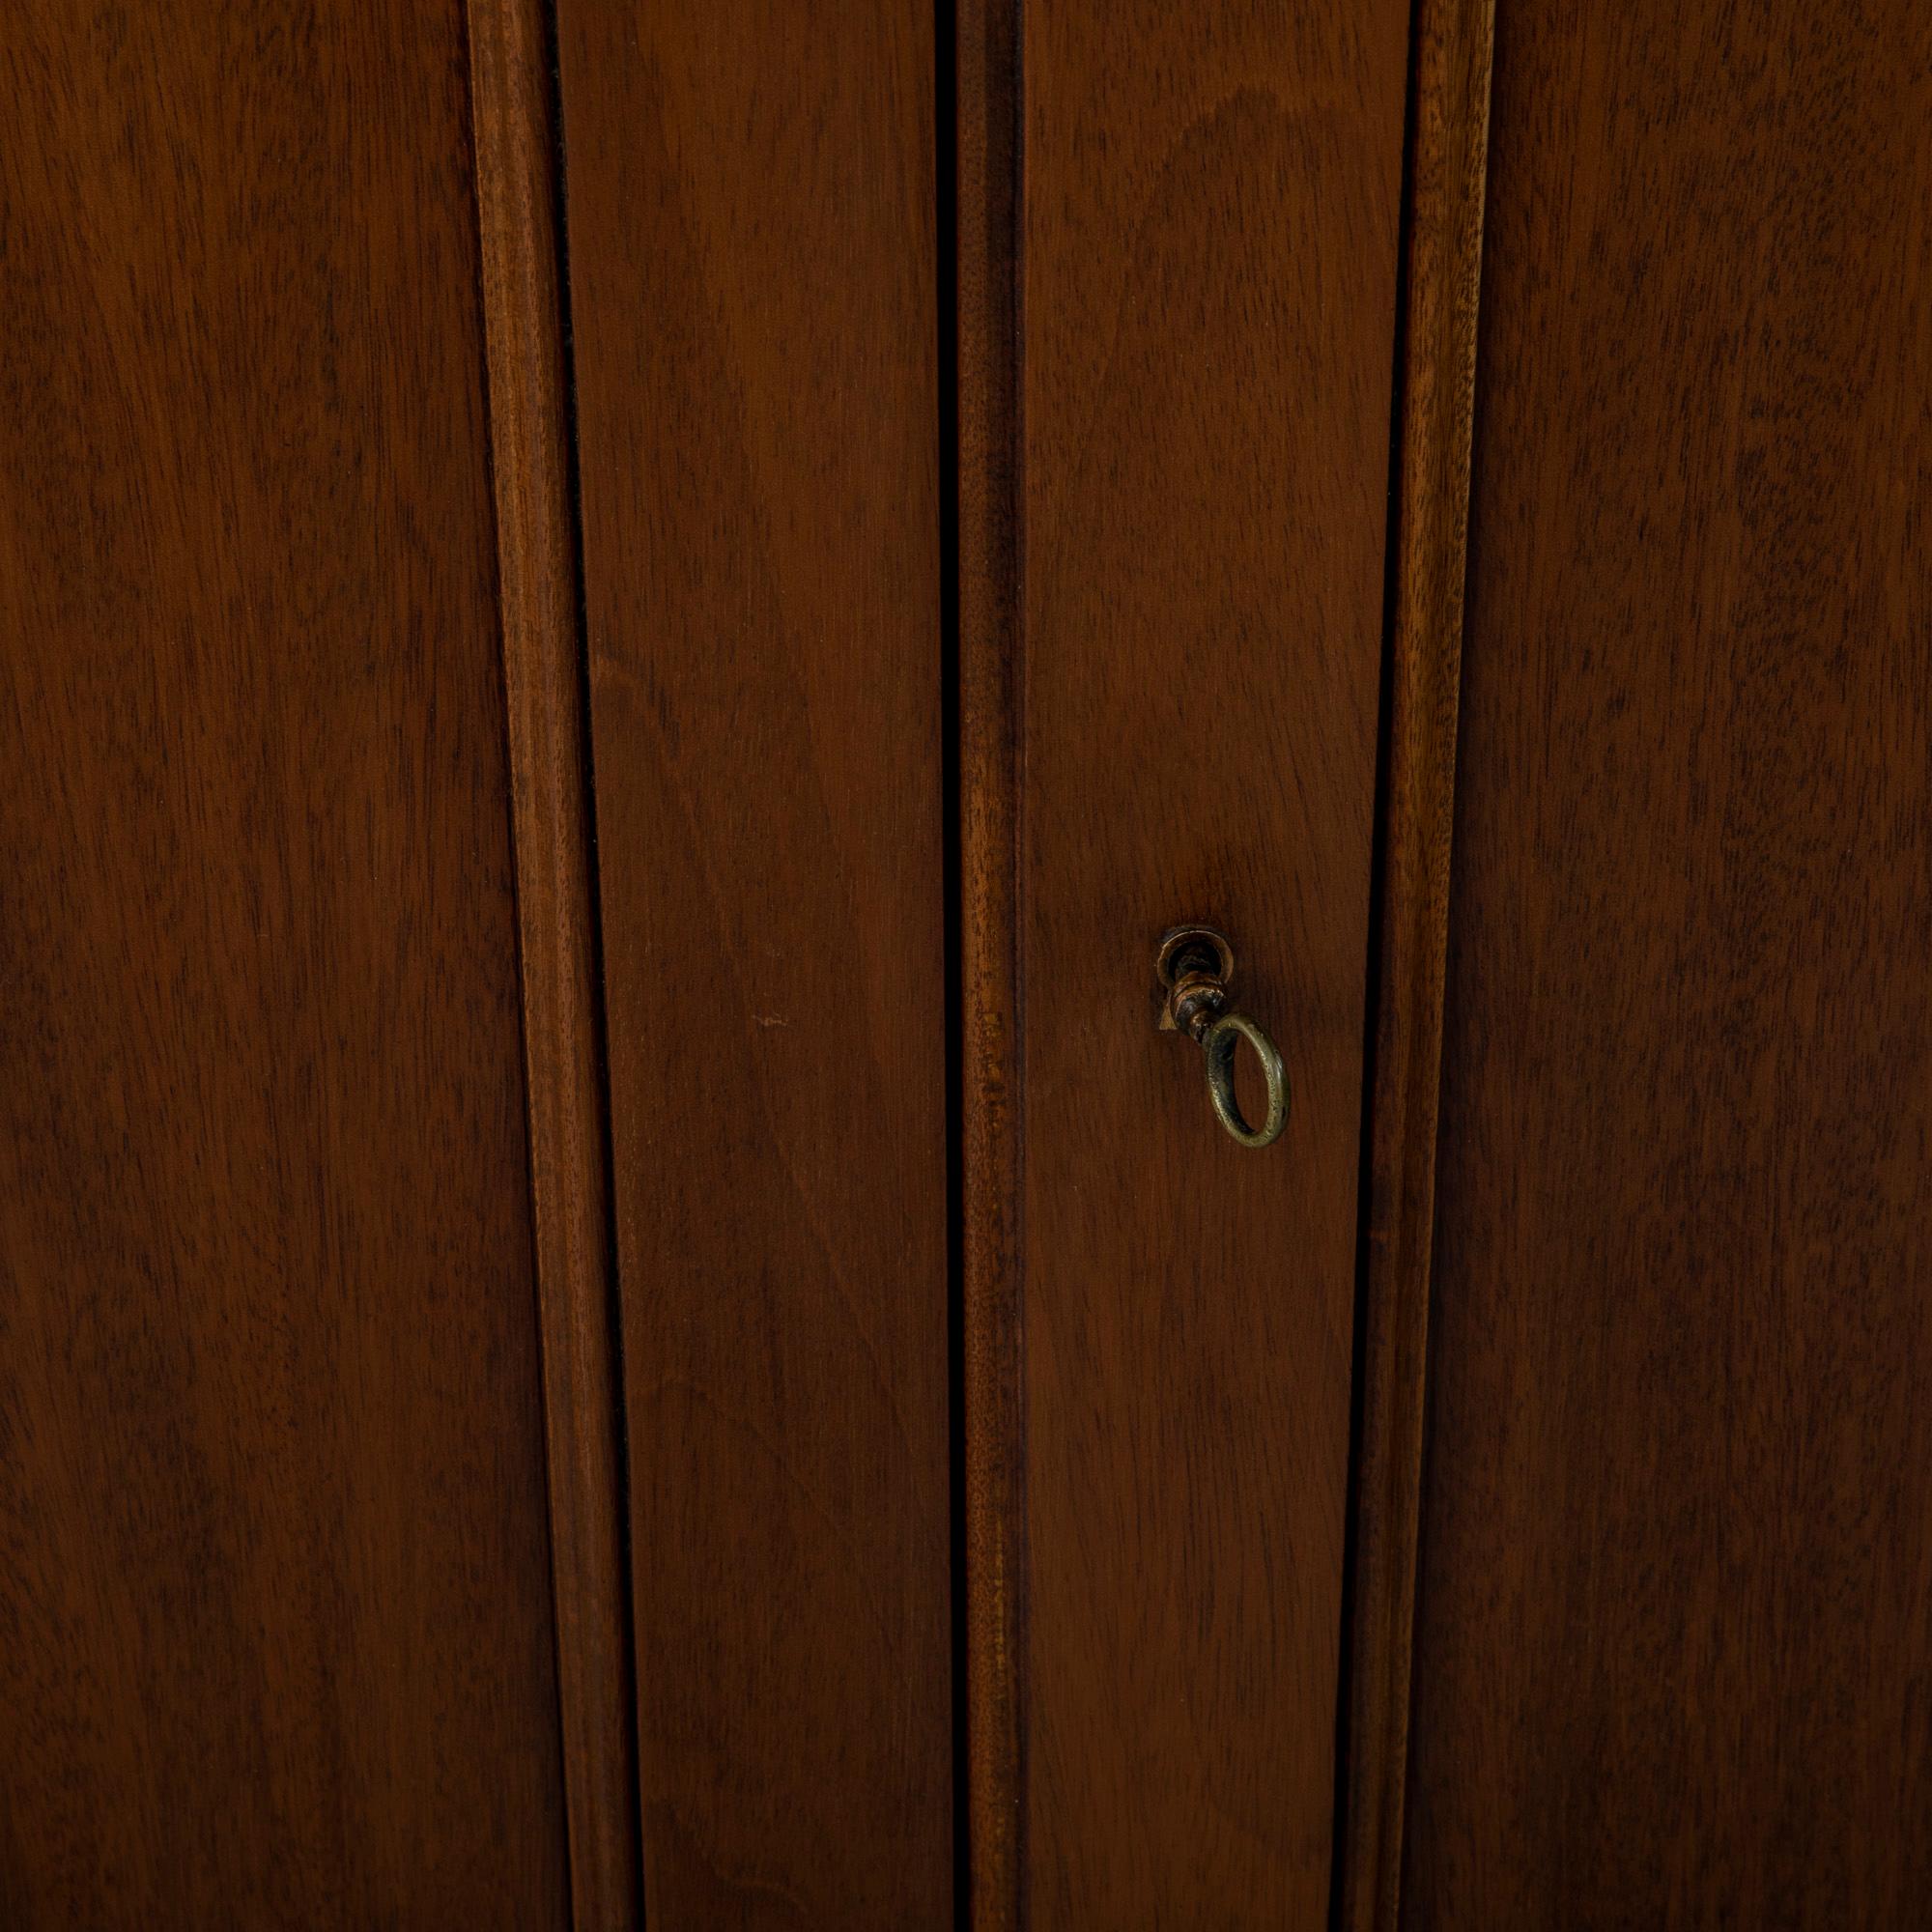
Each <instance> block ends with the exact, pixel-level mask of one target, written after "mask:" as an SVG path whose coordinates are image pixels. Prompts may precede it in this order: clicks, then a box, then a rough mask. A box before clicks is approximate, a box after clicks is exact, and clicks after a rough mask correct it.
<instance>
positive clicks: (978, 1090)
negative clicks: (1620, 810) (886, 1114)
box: [954, 0, 1026, 1932]
mask: <svg viewBox="0 0 1932 1932" xmlns="http://www.w3.org/2000/svg"><path fill="white" fill-rule="evenodd" d="M955 59H956V67H955V84H956V92H955V101H954V107H955V113H956V131H957V149H956V169H957V174H956V178H955V187H956V196H957V199H956V208H957V223H958V246H957V257H956V274H957V297H958V299H957V331H958V333H957V339H956V363H955V377H956V383H957V389H956V398H957V402H956V407H957V430H956V433H957V457H958V469H957V479H958V480H957V488H958V519H959V580H958V581H959V665H958V704H959V857H960V899H961V904H960V968H959V970H960V992H959V1001H960V1019H961V1042H960V1061H961V1067H960V1129H961V1133H960V1138H961V1152H960V1209H961V1222H962V1226H961V1254H960V1294H961V1301H962V1308H961V1336H962V1346H961V1397H962V1408H963V1423H964V1435H965V1442H964V1473H965V1497H964V1505H965V1550H964V1554H965V1564H964V1568H965V1626H966V1628H965V1645H966V1702H965V1710H964V1713H963V1721H964V1723H965V1728H966V1776H967V1804H966V1836H967V1842H966V1846H965V1848H964V1854H963V1861H964V1864H965V1869H966V1874H967V1877H966V1896H967V1918H968V1922H969V1923H970V1924H971V1925H972V1926H973V1927H974V1928H976V1932H992V1929H993V1928H996V1927H1002V1926H1014V1925H1018V1924H1020V1923H1021V1922H1023V1919H1024V1917H1025V1908H1024V1892H1025V1873H1026V1842H1025V1841H1026V1750H1025V1740H1026V1727H1025V1715H1024V1714H1025V1695H1026V1649H1025V1645H1026V1611H1025V1604H1026V1492H1025V1463H1026V1455H1025V1416H1024V1406H1023V1391H1022V1385H1021V1361H1022V1356H1021V1289H1022V1280H1023V1276H1022V1260H1021V1230H1020V1222H1021V1195H1020V1185H1021V1176H1022V1148H1021V1109H1020V1082H1021V1078H1022V1071H1023V1063H1022V1059H1021V1030H1020V1029H1021V1014H1020V1002H1021V993H1020V979H1019V875H1018V874H1019V867H1018V858H1019V834H1020V811H1021V799H1020V743H1021V739H1020V691H1021V681H1020V651H1021V609H1022V603H1021V586H1022V583H1023V582H1024V579H1023V575H1022V572H1023V554H1022V539H1021V516H1020V488H1021V437H1020V430H1021V413H1020V412H1021V390H1020V356H1021V346H1020V345H1021V333H1020V329H1021V310H1022V293H1021V262H1020V208H1021V201H1020V125H1021V124H1020V104H1021V97H1020V17H1019V4H1018V0H959V6H958V14H957V44H956V52H955Z"/></svg>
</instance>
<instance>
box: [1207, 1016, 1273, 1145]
mask: <svg viewBox="0 0 1932 1932" xmlns="http://www.w3.org/2000/svg"><path fill="white" fill-rule="evenodd" d="M1243 1039H1244V1040H1246V1041H1247V1043H1248V1044H1249V1045H1250V1046H1251V1047H1253V1048H1254V1050H1255V1058H1256V1059H1257V1060H1259V1061H1260V1062H1261V1064H1262V1077H1263V1078H1264V1080H1265V1081H1266V1082H1267V1118H1266V1119H1265V1120H1264V1121H1263V1122H1262V1123H1261V1125H1260V1126H1258V1127H1251V1126H1249V1125H1248V1123H1247V1122H1246V1121H1245V1120H1243V1119H1242V1118H1241V1108H1240V1103H1239V1102H1238V1101H1237V1100H1236V1098H1235V1046H1236V1041H1237V1040H1243ZM1201 1047H1202V1051H1203V1052H1204V1053H1206V1054H1207V1056H1208V1098H1209V1099H1210V1100H1212V1101H1213V1103H1214V1113H1215V1116H1216V1118H1217V1119H1218V1120H1219V1121H1220V1122H1221V1124H1222V1125H1223V1126H1224V1127H1226V1128H1227V1130H1228V1131H1229V1132H1230V1133H1231V1134H1233V1135H1234V1137H1235V1138H1236V1140H1237V1141H1239V1142H1240V1144H1241V1145H1242V1146H1243V1147H1251V1148H1264V1147H1266V1146H1268V1145H1269V1143H1270V1142H1272V1141H1275V1140H1278V1139H1279V1138H1280V1137H1281V1130H1282V1128H1283V1127H1285V1126H1287V1124H1288V1073H1287V1070H1286V1068H1284V1067H1283V1065H1282V1064H1281V1055H1280V1054H1279V1053H1277V1052H1276V1051H1275V1044H1274V1041H1273V1040H1271V1039H1270V1038H1269V1037H1267V1035H1266V1034H1264V1032H1263V1031H1262V1030H1261V1028H1260V1027H1258V1026H1257V1025H1256V1024H1255V1023H1254V1021H1253V1020H1251V1019H1250V1018H1249V1017H1248V1016H1247V1014H1246V1013H1222V1014H1220V1015H1219V1016H1218V1017H1217V1018H1215V1019H1211V1020H1209V1021H1208V1024H1207V1026H1206V1027H1205V1028H1204V1029H1203V1030H1202V1034H1201Z"/></svg>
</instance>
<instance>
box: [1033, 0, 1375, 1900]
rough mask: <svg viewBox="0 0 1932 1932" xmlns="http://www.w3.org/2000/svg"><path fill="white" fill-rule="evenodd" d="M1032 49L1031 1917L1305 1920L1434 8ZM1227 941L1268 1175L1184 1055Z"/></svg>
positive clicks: (1321, 1860)
mask: <svg viewBox="0 0 1932 1932" xmlns="http://www.w3.org/2000/svg"><path fill="white" fill-rule="evenodd" d="M1024 23H1025V28H1024V45H1023V56H1024V71H1023V76H1022V79H1023V99H1024V102H1025V108H1024V129H1023V131H1024V143H1025V150H1024V174H1023V179H1024V183H1025V206H1024V213H1023V217H1022V222H1023V226H1022V240H1023V256H1024V329H1023V340H1022V352H1023V368H1024V386H1023V391H1022V394H1023V406H1024V440H1023V452H1022V455H1023V466H1024V492H1023V497H1022V504H1023V510H1024V519H1025V521H1024V530H1023V557H1024V593H1023V605H1022V610H1023V616H1024V641H1023V646H1022V654H1023V660H1024V682H1023V696H1022V699H1021V706H1022V712H1021V724H1022V731H1023V773H1024V780H1023V789H1022V792H1021V797H1020V801H1019V820H1020V823H1019V832H1018V838H1019V852H1020V875H1019V877H1020V885H1019V922H1020V934H1021V948H1022V961H1023V967H1024V980H1023V984H1024V1081H1025V1084H1024V1094H1023V1098H1022V1107H1023V1115H1022V1125H1023V1136H1024V1155H1025V1180H1024V1195H1023V1200H1024V1216H1025V1219H1024V1229H1025V1248H1024V1257H1025V1290H1024V1327H1025V1349H1026V1367H1025V1387H1026V1419H1025V1443H1026V1455H1027V1466H1026V1485H1027V1498H1028V1501H1027V1516H1028V1556H1029V1565H1030V1569H1029V1577H1028V1583H1027V1590H1028V1598H1027V1603H1028V1624H1027V1631H1026V1646H1025V1650H1024V1666H1025V1668H1026V1669H1027V1671H1028V1673H1029V1675H1028V1682H1027V1686H1026V1698H1027V1713H1028V1729H1027V1741H1026V1764H1025V1772H1026V1779H1027V1792H1026V1801H1025V1802H1026V1806H1027V1856H1028V1860H1029V1870H1028V1875H1027V1896H1028V1899H1029V1902H1030V1907H1031V1913H1032V1918H1033V1922H1034V1923H1035V1924H1037V1925H1038V1926H1040V1927H1048V1926H1062V1925H1065V1926H1091V1925H1122V1924H1146V1923H1150V1922H1155V1921H1158V1922H1168V1921H1172V1922H1174V1923H1184V1924H1217V1923H1244V1924H1296V1925H1310V1924H1317V1923H1320V1922H1321V1918H1322V1915H1323V1913H1324V1911H1325V1909H1326V1902H1327V1897H1328V1891H1329V1878H1330V1864H1331V1844H1332V1819H1333V1799H1334V1787H1335V1770H1334V1739H1335V1719H1336V1696H1337V1683H1336V1654H1337V1647H1338V1642H1339V1634H1340V1627H1341V1578H1342V1545H1343V1521H1344V1509H1345V1498H1346V1489H1347V1472H1348V1471H1347V1465H1348V1456H1349V1427H1350V1417H1349V1410H1350V1341H1351V1331H1352V1321H1353V1302H1354V1277H1355V1247H1356V1180H1357V1173H1358V1168H1359V1164H1360V1156H1361V1146H1360V1123H1361V1114H1360V1108H1361V1094H1362V1060H1363V1029H1364V1014H1363V1001H1364V988H1365V984H1366V980H1367V973H1368V949H1369V937H1368V912H1369V895H1370V843H1371V824H1372V819H1373V814H1374V790H1375V771H1376V734H1377V705H1378V685H1379V669H1380V659H1381V643H1382V619H1383V569H1382V560H1383V541H1384V536H1385V531H1386V526H1387V522H1388V515H1387V488H1388V474H1389V438H1390V396H1391V371H1392V367H1393V359H1394V341H1393V331H1394V321H1395V292H1396V267H1397V212H1398V200H1399V194H1400V185H1401V172H1402V143H1403V113H1404V87H1405V76H1406V52H1407V31H1406V30H1407V24H1408V9H1407V7H1406V5H1404V4H1397V0H1377V3H1376V4H1373V5H1370V6H1365V7H1355V8H1349V9H1329V8H1302V9H1293V8H1286V7H1281V6H1273V5H1259V4H1254V5H1238V6H1232V7H1225V8H1219V9H1215V10H1213V11H1212V13H1211V14H1207V15H1204V14H1202V13H1201V12H1200V11H1199V10H1191V9H1185V8H1175V7H1172V6H1169V5H1155V4H1151V0H1135V4H1129V5H1124V6H1120V7H1113V8H1099V7H1073V6H1057V5H1037V6H1029V7H1028V8H1026V9H1025V11H1024ZM1202 918H1206V919H1208V920H1210V921H1212V922H1213V923H1216V924H1218V925H1220V926H1222V927H1223V928H1224V929H1225V930H1226V931H1227V932H1228V933H1229V934H1230V935H1231V936H1232V938H1233V940H1234V942H1235V945H1236V950H1237V952H1238V954H1239V958H1240V989H1241V999H1242V1004H1243V1005H1245V1006H1246V1007H1247V1008H1248V1009H1249V1010H1250V1011H1252V1012H1253V1014H1254V1015H1255V1016H1256V1017H1257V1018H1258V1019H1260V1020H1261V1021H1262V1022H1263V1023H1264V1025H1265V1026H1267V1027H1268V1028H1269V1029H1270V1030H1271V1031H1272V1032H1273V1034H1274V1036H1275V1037H1276V1039H1277V1041H1278V1042H1279V1044H1280V1046H1281V1048H1282V1051H1283V1053H1284V1055H1285V1057H1286V1060H1287V1064H1288V1066H1289V1069H1290V1074H1291V1078H1292V1080H1293V1087H1294V1101H1293V1117H1292V1119H1291V1121H1290V1123H1289V1126H1288V1129H1287V1132H1286V1134H1285V1136H1284V1137H1283V1139H1282V1140H1281V1141H1280V1142H1279V1143H1278V1144H1277V1145H1276V1146H1275V1147H1273V1148H1271V1149H1268V1150H1266V1151H1260V1152H1255V1151H1247V1150H1244V1149H1242V1148H1240V1147H1238V1146H1237V1145H1236V1144H1235V1143H1234V1142H1233V1141H1232V1140H1230V1139H1229V1138H1228V1137H1227V1136H1226V1134H1225V1133H1224V1132H1223V1131H1222V1129H1221V1128H1220V1127H1219V1126H1218V1125H1217V1123H1216V1122H1215V1120H1214V1118H1213V1115H1212V1113H1211V1112H1210V1109H1209V1106H1208V1096H1207V1093H1206V1091H1205V1083H1204V1079H1203V1069H1202V1055H1201V1053H1200V1051H1199V1049H1198V1048H1196V1047H1195V1046H1193V1045H1192V1043H1191V1042H1189V1041H1187V1040H1185V1039H1184V1038H1183V1037H1178V1036H1175V1035H1172V1034H1160V1033H1157V1032H1156V1031H1155V1019H1156V1013H1157V1007H1158V1001H1157V988H1156V985H1155V980H1154V972H1153V962H1154V950H1155V945H1156V942H1157V940H1158V938H1159V936H1160V934H1161V932H1162V930H1163V929H1164V928H1165V927H1167V926H1169V925H1171V924H1174V923H1179V922H1180V921H1182V920H1187V919H1202Z"/></svg>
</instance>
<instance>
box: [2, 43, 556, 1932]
mask: <svg viewBox="0 0 1932 1932" xmlns="http://www.w3.org/2000/svg"><path fill="white" fill-rule="evenodd" d="M464 68H465V63H464V43H463V20H462V16H461V14H460V12H459V11H458V9H457V8H456V7H454V6H453V5H451V6H435V7H430V8H427V9H423V10H418V11H416V12H414V13H413V14H411V16H410V18H409V20H408V23H407V25H406V24H405V23H404V21H403V19H402V17H401V16H400V15H390V14H385V13H384V12H383V11H382V10H380V9H375V8H371V7H367V6H363V5H353V6H352V5H340V6H333V7H321V8H316V9H304V10H295V11H293V12H291V11H287V10H284V11H283V12H281V13H278V14H276V16H275V17H274V18H273V19H272V20H270V19H268V18H266V17H263V16H259V15H257V14H255V13H253V12H250V11H247V10H220V9H215V10H211V9H208V8H205V7H201V6H193V5H187V4H163V5H155V6H149V7H145V8H139V9H126V10H119V11H108V12H103V11H102V10H100V9H99V8H95V7H88V6H80V5H48V6H39V7H32V8H20V9H14V10H12V11H11V12H10V13H9V14H7V16H6V22H5V25H4V26H0V91H3V92H4V95H5V98H6V99H7V101H8V103H9V106H8V114H9V117H10V120H9V131H8V138H7V139H6V141H5V142H4V144H0V253H4V257H5V264H6V270H5V274H4V276H0V337H4V340H5V342H6V344H7V350H6V355H5V357H4V360H0V584H4V586H5V588H4V590H0V895H4V907H3V908H0V1015H4V1017H0V1277H4V1278H0V1711H4V1713H5V1717H4V1719H0V1731H4V1739H5V1742H4V1747H0V1919H4V1920H5V1922H6V1923H7V1924H8V1925H10V1926H34V1925H46V1926H57V1925H58V1926H68V1925H78V1924H86V1925H129V1926H135V1925H138V1926H144V1927H146V1926H154V1925H162V1924H169V1925H172V1924H181V1925H224V1924H270V1923H301V1924H307V1925H321V1924H342V1925H369V1924H377V1923H402V1924H426V1923H431V1922H436V1923H443V1922H449V1921H451V1920H458V1921H461V1922H463V1923H466V1924H475V1925H485V1924H491V1925H503V1926H519V1927H523V1926H533V1925H555V1924H558V1923H560V1922H561V1921H562V1919H563V1918H564V1914H565V1903H566V1881H565V1873H564V1838H563V1823H562V1805H561V1793H560V1784H559V1767H558V1747H557V1707H556V1690H555V1680H554V1634H553V1630H552V1623H551V1611H550V1560H549V1553H548V1550H547V1548H546V1526H545V1504H544V1488H543V1466H544V1465H543V1444H542V1437H541V1433H540V1421H539V1398H538V1386H537V1337H536V1322H535V1308H534V1297H533V1289H532V1283H531V1262H530V1252H531V1248H530V1239H531V1231H530V1220H529V1209H528V1179H527V1169H526V1156H525V1129H524V1085H523V1078H522V1072H521V1065H520V1053H519V1042H518V1015H517V982H516V934H515V926H514V912H513V905H512V896H511V872H510V841H509V823H508V813H507V809H506V801H507V796H508V787H507V779H506V774H505V771H504V755H503V738H504V708H503V689H502V671H501V661H500V656H499V651H498V644H497V612H496V608H495V602H494V588H493V572H494V558H493V554H492V549H493V547H492V539H491V507H490V479H489V473H488V468H487V450H486V442H487V439H486V433H485V423H484V408H483V394H482V386H481V381H480V375H481V366H482V360H481V358H482V345H481V340H480V323H479V317H478V313H477V300H476V281H477V257H476V229H475V209H474V204H473V201H472V196H471V176H470V161H469V130H468V125H467V115H468V106H467V101H466V98H465V71H464Z"/></svg>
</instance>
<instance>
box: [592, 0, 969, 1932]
mask: <svg viewBox="0 0 1932 1932" xmlns="http://www.w3.org/2000/svg"><path fill="white" fill-rule="evenodd" d="M558 30H559V40H560V50H561V58H562V89H563V132H564V151H565V156H566V166H565V174H566V188H567V212H568V221H569V230H570V236H569V242H570V245H569V258H570V278H571V308H572V321H573V330H574V343H575V366H576V384H577V396H578V404H579V427H580V436H581V472H582V520H583V543H584V572H585V587H586V597H587V606H588V612H589V618H588V621H589V642H590V660H591V677H592V693H591V712H592V744H593V751H594V757H595V766H596V777H597V838H598V856H599V876H600V881H601V891H602V896H601V904H602V913H603V922H604V923H603V933H604V954H605V974H606V988H607V997H608V1002H609V1032H610V1043H611V1125H612V1142H613V1150H614V1167H613V1174H614V1189H615V1200H616V1215H617V1240H618V1261H619V1277H620V1285H621V1294H622V1301H623V1335H624V1373H625V1378H626V1383H625V1385H626V1395H627V1402H626V1410H627V1415H628V1423H629V1442H630V1467H631V1472H632V1494H633V1499H634V1500H633V1518H632V1549H633V1561H634V1577H635V1602H636V1615H637V1625H638V1646H639V1670H638V1678H639V1761H640V1776H641V1782H642V1803H643V1827H644V1893H645V1906H646V1914H647V1918H648V1919H649V1921H650V1923H651V1924H652V1925H653V1927H655V1928H662V1932H679V1928H682V1927H689V1926H712V1925H718V1924H724V1923H729V1924H746V1925H750V1924H786V1925H790V1924H797V1923H809V1924H827V1925H830V1924H837V1925H840V1926H853V1927H857V1926H864V1925H878V1926H891V1927H900V1926H905V1925H928V1924H937V1923H940V1922H943V1921H944V1920H945V1918H947V1917H948V1916H949V1915H950V1913H951V1911H952V1899H953V1877H952V1817H953V1799H952V1754H953V1746H952V1690H951V1684H952V1638H951V1597H950V1592H951V1580H950V1567H951V1565H950V1553H949V1539H950V1533H951V1532H950V1515H951V1507H950V1468H949V1452H948V1392H947V1380H948V1362H947V1320H948V1315H947V1310H948V1282H947V1273H948V1263H947V1232H946V1230H947V1142H946V1133H947V1093H946V1079H945V1068H946V1052H945V1040H946V979H945V972H946V969H945V954H944V920H945V891H944V874H943V869H942V857H943V854H942V811H943V806H944V781H943V773H942V766H941V755H940V753H941V730H940V709H941V651H940V642H941V632H940V545H939V503H940V498H939V461H938V435H939V420H940V417H939V399H938V378H937V364H938V354H939V333H940V332H939V317H938V312H937V306H936V288H937V268H938V257H937V245H938V244H937V233H936V227H937V215H936V201H937V185H936V179H935V173H934V145H933V144H934V99H935V73H934V66H933V38H932V35H933V23H932V18H931V15H930V13H929V12H923V11H922V10H920V9H918V8H908V7H903V6H898V5H888V4H884V0H869V4H863V5H852V4H849V3H848V4H833V3H832V0H824V4H814V5H809V6H801V7H796V8H781V9H773V8H769V7H763V6H754V5H752V4H749V0H727V4H723V5H714V6H710V7H707V8H697V9H685V8H649V9H640V8H638V7H636V6H634V5H628V4H619V0H564V4H563V6H562V7H561V9H560V13H559V19H558Z"/></svg>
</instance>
